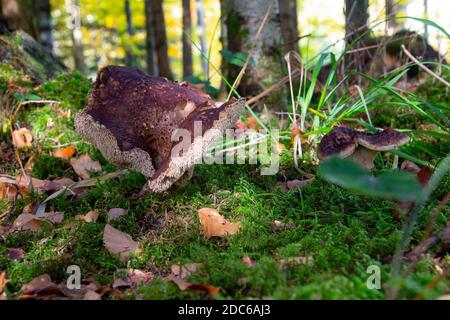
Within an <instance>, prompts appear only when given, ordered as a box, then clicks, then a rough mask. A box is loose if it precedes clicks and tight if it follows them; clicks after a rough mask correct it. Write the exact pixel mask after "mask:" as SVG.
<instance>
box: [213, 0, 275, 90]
mask: <svg viewBox="0 0 450 320" xmlns="http://www.w3.org/2000/svg"><path fill="white" fill-rule="evenodd" d="M271 2H272V1H271V0H261V1H242V0H227V1H221V6H222V7H221V10H222V19H223V27H224V30H223V33H222V41H223V48H224V49H226V50H229V51H231V52H233V53H236V52H245V53H248V52H249V50H251V48H252V46H253V43H254V40H255V37H256V35H257V32H258V29H259V26H260V24H261V21H262V19H263V17H264V15H265V13H266V11H267V9H268V8H269V5H270V4H271ZM278 13H279V10H278V1H274V3H273V7H272V10H271V11H270V13H269V16H268V19H267V21H266V23H265V25H264V28H263V29H262V32H261V34H260V36H259V39H258V41H257V42H256V46H255V48H254V51H253V55H252V59H253V61H254V65H252V64H250V65H249V66H248V67H247V70H246V72H245V75H244V77H243V78H242V80H241V82H240V85H239V87H238V88H237V89H238V92H239V93H240V94H241V95H243V96H252V95H255V94H257V93H260V92H261V91H262V90H263V89H264V88H266V87H267V86H269V85H271V84H273V83H274V82H275V81H277V80H279V79H280V78H281V77H282V76H283V71H282V70H283V68H282V66H283V58H282V57H281V55H280V45H281V44H280V40H279V39H280V34H281V28H280V21H279V19H278ZM240 69H241V67H239V66H235V65H231V64H229V63H228V64H227V68H226V69H225V70H224V72H225V76H226V78H227V79H228V81H231V83H233V81H234V80H235V78H236V76H237V75H238V74H239V71H240ZM278 98H279V97H278Z"/></svg>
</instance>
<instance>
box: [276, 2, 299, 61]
mask: <svg viewBox="0 0 450 320" xmlns="http://www.w3.org/2000/svg"><path fill="white" fill-rule="evenodd" d="M278 5H279V6H280V24H281V35H282V37H283V49H284V52H285V53H287V52H289V51H295V52H298V53H300V50H299V45H298V40H299V36H298V22H297V19H298V18H297V0H278Z"/></svg>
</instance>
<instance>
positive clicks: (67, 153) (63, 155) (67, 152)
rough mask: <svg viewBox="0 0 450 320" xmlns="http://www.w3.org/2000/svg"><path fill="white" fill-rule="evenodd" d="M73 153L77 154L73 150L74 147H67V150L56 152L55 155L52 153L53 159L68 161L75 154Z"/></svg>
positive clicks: (75, 150)
mask: <svg viewBox="0 0 450 320" xmlns="http://www.w3.org/2000/svg"><path fill="white" fill-rule="evenodd" d="M75 152H77V149H75V147H74V146H68V147H67V148H64V149H61V150H58V151H56V152H55V153H53V157H55V158H63V159H69V158H70V157H72V156H73V155H74V154H75Z"/></svg>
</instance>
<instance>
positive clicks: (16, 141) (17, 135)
mask: <svg viewBox="0 0 450 320" xmlns="http://www.w3.org/2000/svg"><path fill="white" fill-rule="evenodd" d="M12 140H13V145H14V146H15V147H16V148H27V147H31V142H32V141H33V136H32V134H31V132H30V130H28V129H27V128H20V129H19V130H14V131H13V133H12Z"/></svg>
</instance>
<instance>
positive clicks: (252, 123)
mask: <svg viewBox="0 0 450 320" xmlns="http://www.w3.org/2000/svg"><path fill="white" fill-rule="evenodd" d="M245 124H246V125H247V126H248V127H249V128H250V129H253V130H255V131H258V129H259V125H258V123H256V120H255V117H248V118H247V120H246V121H245Z"/></svg>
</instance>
